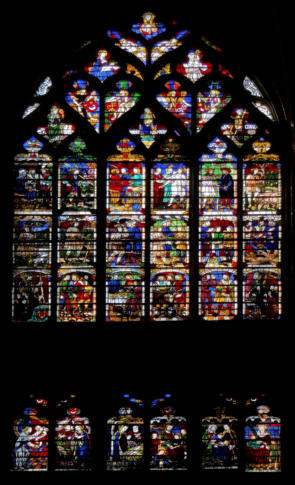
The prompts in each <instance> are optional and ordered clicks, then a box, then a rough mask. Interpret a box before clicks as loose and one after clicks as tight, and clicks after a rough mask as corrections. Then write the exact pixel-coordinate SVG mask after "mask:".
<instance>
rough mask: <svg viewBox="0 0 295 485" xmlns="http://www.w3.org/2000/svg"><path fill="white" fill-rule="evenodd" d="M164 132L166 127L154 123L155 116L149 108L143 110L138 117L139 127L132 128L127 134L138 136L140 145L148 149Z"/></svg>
mask: <svg viewBox="0 0 295 485" xmlns="http://www.w3.org/2000/svg"><path fill="white" fill-rule="evenodd" d="M166 132H167V128H166V126H164V125H160V124H158V123H157V122H156V116H155V115H154V113H153V112H152V110H151V109H150V108H145V110H144V112H143V114H142V115H141V117H140V123H139V125H138V126H135V127H132V128H130V130H129V133H131V134H132V135H139V136H140V139H141V141H142V143H143V144H144V145H145V146H146V147H147V148H150V147H151V146H152V144H153V143H154V142H155V141H156V139H157V138H158V137H159V136H160V135H164V134H165V133H166Z"/></svg>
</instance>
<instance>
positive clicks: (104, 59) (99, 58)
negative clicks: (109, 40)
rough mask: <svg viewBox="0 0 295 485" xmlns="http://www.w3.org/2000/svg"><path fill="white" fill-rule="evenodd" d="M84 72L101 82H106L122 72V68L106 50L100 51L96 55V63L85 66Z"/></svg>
mask: <svg viewBox="0 0 295 485" xmlns="http://www.w3.org/2000/svg"><path fill="white" fill-rule="evenodd" d="M84 70H85V71H86V72H88V73H89V74H91V76H94V77H96V78H97V79H99V81H101V82H104V81H105V80H106V79H107V78H109V77H110V76H113V75H114V74H116V73H117V72H118V71H119V70H120V66H119V64H118V63H117V62H116V61H114V60H112V59H111V58H110V54H109V52H108V51H107V50H106V49H100V50H99V51H97V53H96V59H95V61H94V62H92V63H90V64H88V65H87V66H85V67H84Z"/></svg>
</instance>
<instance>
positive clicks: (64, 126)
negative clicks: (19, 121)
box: [37, 103, 76, 145]
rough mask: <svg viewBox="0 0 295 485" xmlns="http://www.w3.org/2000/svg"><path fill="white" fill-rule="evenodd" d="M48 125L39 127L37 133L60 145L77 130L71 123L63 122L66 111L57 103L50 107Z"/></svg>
mask: <svg viewBox="0 0 295 485" xmlns="http://www.w3.org/2000/svg"><path fill="white" fill-rule="evenodd" d="M47 118H48V125H46V126H40V127H38V128H37V133H38V134H39V135H41V136H43V137H44V138H46V139H48V140H49V141H50V143H52V144H53V145H58V144H59V143H60V142H61V141H63V140H65V139H66V138H67V137H68V136H69V135H72V134H73V133H74V131H75V129H76V128H75V126H74V125H72V124H71V123H63V122H62V120H63V119H64V118H65V111H64V110H63V109H62V108H61V107H60V106H59V105H58V104H57V103H56V104H54V105H53V106H52V108H51V109H50V112H49V114H48V116H47Z"/></svg>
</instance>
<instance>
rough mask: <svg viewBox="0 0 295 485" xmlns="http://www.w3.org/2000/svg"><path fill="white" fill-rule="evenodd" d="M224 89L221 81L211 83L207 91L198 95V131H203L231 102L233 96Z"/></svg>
mask: <svg viewBox="0 0 295 485" xmlns="http://www.w3.org/2000/svg"><path fill="white" fill-rule="evenodd" d="M222 89H223V87H222V83H221V82H220V81H217V82H214V81H211V82H210V83H209V84H208V89H207V90H206V91H204V92H200V93H198V95H197V131H201V129H202V128H203V126H204V125H205V124H206V123H207V122H208V121H209V120H210V119H211V118H213V117H214V116H215V115H216V113H219V111H221V110H222V108H224V106H226V105H227V104H228V103H229V102H230V101H231V99H232V98H231V96H230V95H229V94H226V93H224V92H223V91H222Z"/></svg>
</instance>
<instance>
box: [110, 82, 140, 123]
mask: <svg viewBox="0 0 295 485" xmlns="http://www.w3.org/2000/svg"><path fill="white" fill-rule="evenodd" d="M116 86H117V88H118V89H117V90H115V91H111V92H109V93H107V94H106V97H105V115H104V120H105V124H104V130H105V131H107V130H109V128H110V127H111V126H112V124H113V123H115V121H117V119H118V118H120V117H121V116H122V115H124V114H125V113H127V112H128V111H129V110H130V109H131V108H133V106H135V104H136V103H137V102H138V100H139V98H140V94H139V93H137V92H135V91H132V90H131V86H132V82H131V81H119V82H117V83H116Z"/></svg>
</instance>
